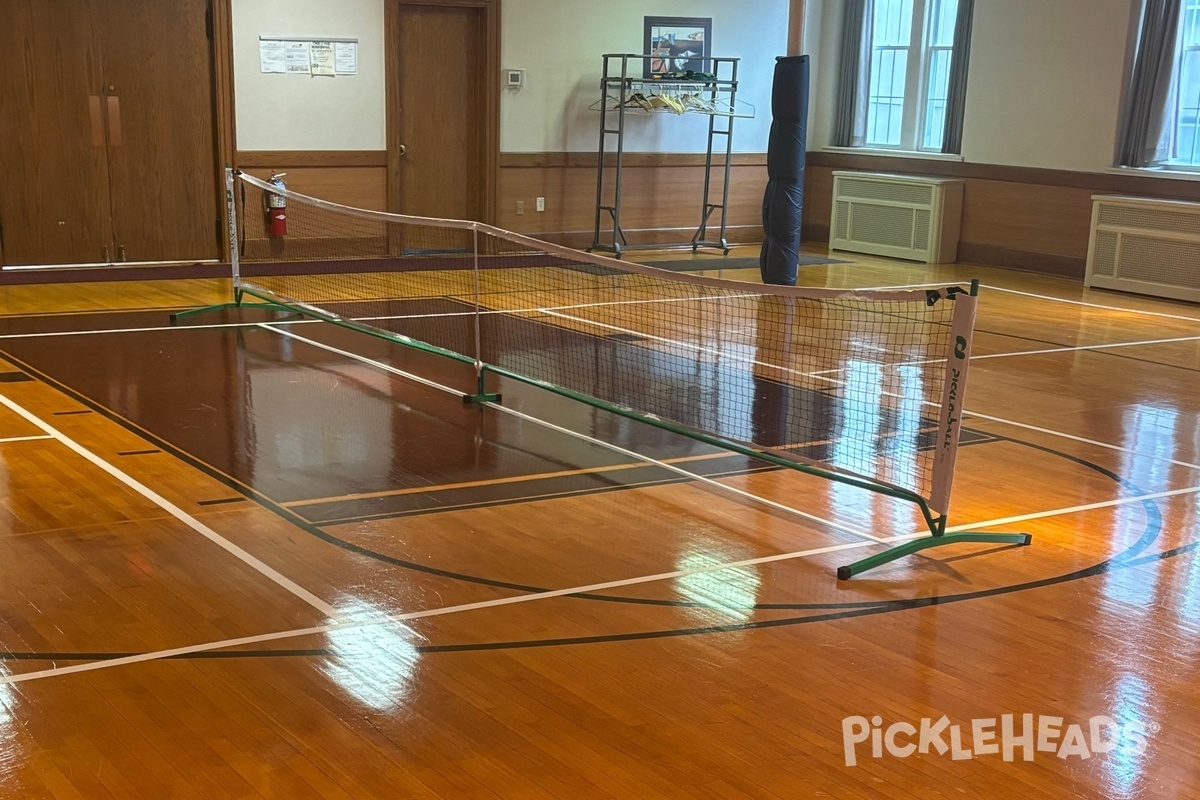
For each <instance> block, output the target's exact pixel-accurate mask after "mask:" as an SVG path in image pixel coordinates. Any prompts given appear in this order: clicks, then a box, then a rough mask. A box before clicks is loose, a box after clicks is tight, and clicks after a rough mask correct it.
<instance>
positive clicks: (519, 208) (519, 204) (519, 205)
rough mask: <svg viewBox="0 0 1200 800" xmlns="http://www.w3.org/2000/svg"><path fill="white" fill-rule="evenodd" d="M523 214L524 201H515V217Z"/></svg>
mask: <svg viewBox="0 0 1200 800" xmlns="http://www.w3.org/2000/svg"><path fill="white" fill-rule="evenodd" d="M524 213H525V201H524V200H518V201H517V215H518V216H520V215H522V214H524Z"/></svg>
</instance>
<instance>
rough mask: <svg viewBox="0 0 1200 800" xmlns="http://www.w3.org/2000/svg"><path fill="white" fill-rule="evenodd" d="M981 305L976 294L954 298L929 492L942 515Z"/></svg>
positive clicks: (947, 508)
mask: <svg viewBox="0 0 1200 800" xmlns="http://www.w3.org/2000/svg"><path fill="white" fill-rule="evenodd" d="M978 307H979V298H977V297H973V296H971V295H969V294H960V295H958V296H956V297H955V298H954V317H953V320H952V322H951V324H950V342H949V350H948V352H947V353H946V377H945V383H944V385H943V386H942V407H941V409H940V411H939V413H938V430H937V433H936V434H935V435H936V436H937V438H936V439H935V440H934V448H933V488H932V490H931V491H930V493H929V506H930V508H932V509H933V510H934V511H936V512H939V513H941V514H949V513H950V485H951V483H952V482H953V481H954V461H955V459H956V458H957V457H958V439H959V436H960V434H961V433H962V417H963V409H964V408H965V405H964V404H965V403H966V396H967V368H968V366H969V365H970V363H971V346H972V344H973V343H974V331H975V313H976V310H977V309H978Z"/></svg>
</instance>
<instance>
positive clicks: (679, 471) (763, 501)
mask: <svg viewBox="0 0 1200 800" xmlns="http://www.w3.org/2000/svg"><path fill="white" fill-rule="evenodd" d="M259 327H261V328H265V329H266V330H269V331H272V332H274V333H277V334H279V335H280V336H286V337H288V338H290V339H295V340H297V341H300V342H304V343H305V344H307V345H310V346H312V347H316V348H319V349H321V350H325V351H328V352H330V353H335V354H337V355H340V356H342V357H344V358H349V359H351V360H354V361H359V362H361V363H363V364H370V365H371V366H373V367H375V368H377V369H380V370H383V371H385V372H390V373H392V374H393V375H399V376H400V377H402V378H407V379H408V380H410V381H413V382H415V383H419V384H421V385H423V386H428V387H430V388H432V389H437V390H438V391H441V392H446V393H447V394H452V395H454V396H455V397H462V392H460V391H457V390H455V389H452V388H450V387H449V386H444V385H442V384H440V383H437V382H435V381H431V380H429V379H428V378H423V377H421V376H420V375H414V374H413V373H411V372H405V371H404V370H402V369H398V368H396V367H393V366H392V365H390V364H385V363H383V362H381V361H375V360H373V359H370V358H367V357H365V356H360V355H358V354H357V353H352V352H350V351H348V350H342V349H340V348H337V347H333V346H332V345H327V344H323V343H321V342H318V341H315V340H313V339H308V338H305V337H303V336H300V335H299V334H296V333H292V332H291V331H285V330H280V329H278V328H274V327H272V326H271V325H270V324H269V323H262V322H260V323H259ZM483 405H485V406H487V407H489V408H493V409H495V410H496V411H500V412H502V413H505V414H509V415H511V416H514V417H518V418H520V419H523V420H526V421H528V422H532V423H535V424H537V425H541V426H543V427H545V428H549V429H550V430H554V431H557V432H559V433H564V434H566V435H568V436H573V437H574V438H576V439H581V440H583V441H586V442H589V443H591V444H594V445H598V446H600V447H603V448H605V449H607V450H611V451H613V452H615V453H620V454H621V455H623V456H628V457H630V458H636V459H638V460H639V461H645V462H647V463H649V464H653V465H655V466H657V467H662V468H663V469H665V470H668V471H670V472H674V473H676V474H678V475H683V476H684V477H686V478H688V479H690V480H695V481H699V482H701V483H705V484H708V485H710V486H714V487H716V488H718V489H721V490H723V491H726V492H729V493H732V494H736V495H738V496H740V497H744V498H746V499H748V500H752V501H754V502H756V503H761V504H762V505H766V506H769V507H771V508H775V509H778V510H780V511H784V512H787V513H789V514H794V515H796V516H798V517H803V518H804V519H807V520H810V521H812V522H817V523H819V524H821V525H826V526H828V527H830V528H833V529H835V530H839V531H842V532H843V533H848V534H850V535H852V536H857V537H859V538H862V539H867V540H869V541H870V542H872V543H880V542H883V541H885V540H884V539H880V538H879V537H877V536H872V535H871V534H869V533H866V532H864V531H860V530H858V529H857V528H852V527H850V526H848V525H843V524H841V523H839V522H834V521H833V520H828V519H824V518H822V517H818V516H815V515H813V514H809V513H808V512H806V511H800V510H799V509H795V508H791V507H790V506H785V505H783V504H782V503H776V502H774V501H773V500H767V499H766V498H764V497H759V496H758V495H756V494H752V493H750V492H746V491H743V490H742V489H738V488H737V487H734V486H727V485H726V484H723V483H721V482H719V481H716V480H713V479H712V478H708V477H705V476H703V475H697V474H696V473H694V472H688V471H687V470H685V469H682V468H680V467H677V466H675V465H674V464H668V463H666V462H664V461H659V460H658V459H656V458H652V457H650V456H647V455H643V454H641V453H637V452H635V451H633V450H626V449H625V448H624V447H621V446H620V445H617V444H614V443H612V442H606V441H604V440H602V439H594V438H592V437H591V436H588V435H586V434H582V433H579V432H577V431H573V430H570V429H569V428H563V427H560V426H558V425H555V424H554V423H552V422H547V421H546V420H543V419H538V418H537V417H532V416H530V415H528V414H523V413H521V412H520V411H517V410H516V409H513V408H508V407H507V406H502V405H499V404H497V403H484V404H483Z"/></svg>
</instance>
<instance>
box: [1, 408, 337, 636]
mask: <svg viewBox="0 0 1200 800" xmlns="http://www.w3.org/2000/svg"><path fill="white" fill-rule="evenodd" d="M0 405H3V406H5V407H6V408H8V409H9V410H10V411H13V412H15V413H16V414H17V415H19V416H20V417H22V418H23V419H25V420H26V421H27V422H30V423H32V424H33V425H35V426H37V427H38V429H40V430H42V431H44V432H45V433H46V435H47V436H48V437H49V438H51V439H54V440H56V441H58V442H59V443H60V444H62V445H64V446H65V447H66V448H67V449H68V450H71V451H72V452H74V453H75V454H76V455H79V456H81V457H83V458H84V459H85V460H87V461H88V462H89V463H91V464H92V465H93V466H95V467H97V468H99V469H100V470H102V471H103V472H105V473H107V474H108V475H109V476H111V477H113V478H115V479H116V480H117V481H119V482H121V483H122V484H124V485H125V486H126V487H128V488H129V489H132V490H133V491H135V492H137V493H138V494H140V495H141V496H142V497H144V498H145V499H147V500H149V501H150V502H151V503H153V504H154V505H156V506H158V507H159V508H161V509H162V510H163V511H165V512H167V513H168V514H170V515H171V516H172V517H174V518H175V519H177V520H178V521H180V522H182V523H183V524H184V525H186V526H188V527H189V528H191V529H192V530H193V531H195V532H196V533H198V534H200V535H201V536H203V537H204V538H205V539H208V540H209V541H210V542H212V543H213V544H215V545H217V546H218V547H220V548H221V549H222V550H224V551H225V552H227V553H229V554H230V555H231V556H233V557H234V558H236V559H238V560H239V561H241V562H242V563H243V564H245V565H246V566H247V567H249V568H250V569H253V570H254V571H255V572H257V573H259V574H260V575H262V576H263V577H265V578H266V579H268V580H269V581H271V582H272V583H274V584H275V585H277V586H279V587H280V588H282V589H284V590H286V591H287V592H289V593H290V594H292V595H293V596H295V597H297V598H299V599H300V600H302V601H304V602H305V603H307V604H308V605H310V606H312V607H313V608H315V609H317V610H318V611H320V612H321V613H322V614H324V615H325V616H326V617H329V618H330V619H337V618H338V617H339V616H340V612H339V611H338V610H337V609H336V608H335V607H333V606H332V605H330V604H329V603H326V602H325V601H324V600H322V599H321V598H319V597H317V596H316V595H315V594H313V593H312V592H310V591H308V590H307V589H305V588H304V587H303V586H301V585H300V584H298V583H296V582H295V581H293V580H292V579H291V578H288V577H287V576H285V575H284V574H283V573H281V572H279V571H278V570H276V569H275V568H274V567H271V566H269V565H267V564H266V563H264V562H263V561H261V560H259V559H258V558H257V557H255V556H253V555H251V554H250V553H248V552H247V551H245V550H243V549H242V548H241V547H238V546H237V545H236V544H234V543H233V542H231V541H229V540H228V539H226V538H225V537H224V536H221V534H219V533H217V532H216V531H214V530H213V529H212V528H210V527H208V526H207V525H205V524H204V523H202V522H200V521H199V520H198V519H196V518H195V517H193V516H192V515H191V514H189V513H187V512H186V511H184V510H183V509H182V508H180V507H179V506H177V505H175V504H174V503H172V502H171V501H170V500H167V499H166V498H165V497H163V496H162V495H160V494H158V493H157V492H155V491H154V490H153V489H151V488H149V487H148V486H146V485H145V484H144V483H142V482H141V481H139V480H137V479H136V478H134V477H132V476H131V475H129V474H128V473H126V472H124V471H123V470H121V469H118V468H117V467H115V466H113V465H112V464H110V463H108V462H107V461H105V460H104V459H103V458H101V457H100V456H98V455H96V454H95V453H93V452H92V451H91V450H88V449H87V448H86V447H84V446H83V445H81V444H79V443H78V442H76V441H75V440H74V439H71V438H70V437H68V436H67V435H66V434H64V433H62V432H61V431H59V430H58V429H57V428H54V427H53V426H51V425H49V424H48V423H46V422H45V421H43V420H42V419H41V418H40V417H38V416H37V415H36V414H34V413H33V412H31V411H29V410H27V409H26V408H24V407H23V406H21V405H19V404H18V403H16V402H15V401H13V400H12V399H11V398H9V397H8V396H6V395H4V394H0Z"/></svg>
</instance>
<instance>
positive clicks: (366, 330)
mask: <svg viewBox="0 0 1200 800" xmlns="http://www.w3.org/2000/svg"><path fill="white" fill-rule="evenodd" d="M236 176H237V173H236V172H235V171H234V170H231V169H227V170H226V199H227V202H228V205H229V220H228V223H229V231H228V233H229V241H230V261H231V266H232V268H233V278H234V286H233V302H231V303H218V304H215V305H210V306H205V307H202V308H195V309H189V310H186V311H182V312H178V313H175V314H172V315H171V322H172V323H175V322H176V321H178V320H181V319H185V318H188V317H192V316H196V315H200V314H207V313H212V312H216V311H222V310H230V309H257V310H264V311H276V312H283V313H289V314H299V315H301V316H303V317H307V318H309V319H313V320H318V321H321V322H326V323H329V324H330V325H335V326H337V327H339V328H345V329H347V330H351V331H355V332H357V333H362V334H366V335H367V336H371V337H374V338H376V339H381V340H383V341H386V342H389V343H391V344H396V345H401V346H403V347H407V348H410V349H413V350H418V351H421V352H425V353H429V354H432V355H436V356H440V357H443V358H447V359H450V360H452V361H456V362H459V363H462V364H466V365H470V366H472V367H473V368H474V369H475V372H476V386H475V391H474V393H472V394H464V395H463V396H462V397H463V402H465V403H472V404H478V405H486V404H488V403H499V402H501V401H502V397H501V395H500V394H499V393H496V392H489V391H488V375H495V376H497V377H502V378H507V379H509V380H513V381H517V382H519V383H523V384H526V385H528V386H533V387H536V388H538V389H542V390H544V391H547V392H551V393H553V394H556V395H559V396H561V397H565V398H567V399H570V400H573V401H575V402H578V403H582V404H584V405H587V406H590V407H592V408H596V409H598V410H601V411H605V412H607V413H610V414H616V415H618V416H621V417H625V418H627V419H631V420H635V421H637V422H641V423H643V424H646V425H650V426H653V427H655V428H659V429H661V430H665V431H669V432H671V433H674V434H678V435H680V436H685V437H687V438H689V439H692V440H694V441H697V442H701V443H703V444H707V445H710V446H713V447H718V448H721V449H723V450H727V451H729V452H732V453H737V454H739V455H742V456H746V457H748V458H753V459H756V460H758V461H763V462H765V463H768V464H771V465H773V466H777V467H783V468H787V469H792V470H796V471H798V472H802V473H805V474H808V475H814V476H817V477H820V478H824V479H826V480H831V481H835V482H837V483H841V484H845V485H847V486H853V487H855V488H858V489H863V490H866V491H870V492H874V493H876V494H880V495H884V496H887V497H892V498H895V499H898V500H902V501H906V502H910V503H913V504H914V505H916V506H917V508H919V509H920V512H921V516H922V518H923V520H924V522H925V524H926V526H927V527H928V529H929V534H930V535H929V536H922V537H921V538H913V539H911V540H909V541H905V542H901V543H899V544H896V545H894V546H892V547H889V548H887V549H885V550H883V551H882V552H879V553H875V554H873V555H870V556H867V557H866V558H863V559H860V560H858V561H855V562H854V563H852V564H848V565H846V566H843V567H838V569H837V577H838V578H839V579H841V580H847V579H849V578H852V577H854V576H856V575H861V574H863V573H865V572H868V571H870V570H873V569H876V568H878V567H881V566H883V565H885V564H889V563H891V562H893V561H896V560H898V559H901V558H904V557H905V556H909V555H912V554H915V553H919V552H921V551H924V550H929V549H931V548H937V547H945V546H948V545H952V544H965V543H980V544H990V545H997V546H1000V545H1007V546H1026V545H1029V544H1031V543H1032V539H1033V537H1032V535H1031V534H1029V533H990V532H983V531H954V532H950V531H948V526H949V515H948V513H945V512H941V513H939V512H936V511H934V509H933V508H931V506H930V504H929V501H928V500H926V498H924V497H922V496H921V495H920V494H918V493H916V492H913V491H909V490H906V489H903V488H901V487H897V486H891V485H888V484H883V483H877V482H873V481H871V480H868V479H866V478H859V477H855V476H852V475H846V474H843V473H840V472H837V471H834V470H826V469H822V468H820V467H818V466H814V465H811V464H806V463H801V462H798V461H793V460H791V459H787V458H783V457H781V456H778V455H775V454H774V453H770V452H766V451H763V450H760V449H757V448H754V447H750V446H747V445H745V444H743V443H741V442H736V441H733V440H730V439H727V438H725V437H722V436H717V435H714V434H711V433H706V432H704V431H699V430H695V429H692V428H689V427H687V426H685V425H680V424H676V423H673V422H670V421H667V420H663V419H660V418H658V417H656V416H653V415H649V414H643V413H641V412H638V411H636V410H633V409H629V408H625V407H622V406H619V405H615V404H613V403H610V402H606V401H604V400H601V399H599V398H596V397H592V396H590V395H587V394H583V393H580V392H576V391H573V390H571V389H567V388H565V387H562V386H558V385H555V384H553V383H549V382H547V381H543V380H539V379H537V378H532V377H529V376H527V375H522V374H521V373H519V372H515V371H513V370H510V369H507V368H504V367H501V366H497V365H493V364H487V363H484V362H483V361H482V360H480V359H479V358H472V357H470V356H466V355H463V354H462V353H458V352H455V351H453V350H448V349H446V348H443V347H438V346H436V345H432V344H428V343H425V342H421V341H418V340H416V339H412V338H410V337H406V336H401V335H399V334H394V333H390V332H388V331H385V330H381V329H379V328H375V327H372V326H369V325H362V324H359V323H357V322H355V321H353V320H350V319H346V318H344V317H339V316H336V315H334V314H330V313H328V312H325V311H322V310H321V309H318V308H314V307H312V306H309V305H307V304H304V303H298V302H295V301H289V300H288V299H287V298H283V297H280V296H278V295H275V294H274V293H271V292H269V291H267V290H263V289H260V288H257V287H251V286H246V285H244V284H243V283H242V282H241V275H240V264H239V253H238V228H237V206H236V203H235V200H234V186H235V180H236ZM289 196H299V197H303V196H302V195H295V193H289ZM306 199H311V198H306ZM463 224H464V225H468V226H477V225H478V223H469V222H464V223H463ZM473 230H474V231H475V238H476V254H478V227H474V228H473ZM545 246H546V247H547V248H549V247H553V246H552V245H549V244H546V245H545ZM748 285H752V284H748ZM966 294H968V295H969V296H970V297H972V298H975V297H978V295H979V282H978V281H972V282H971V286H970V290H969V292H967V293H966ZM247 297H250V298H253V299H254V300H255V301H256V302H247V301H246V298H247ZM477 308H478V306H477ZM475 325H476V328H475V335H476V342H477V343H478V337H479V327H478V326H479V318H478V316H477V315H476V317H475ZM956 355H957V356H958V357H959V358H961V359H963V362H964V363H963V366H964V369H965V365H966V363H967V362H969V360H970V350H969V344H967V343H966V342H965V341H962V343H961V346H959V347H957V348H956ZM963 383H964V386H965V380H964V381H963ZM956 436H957V432H956ZM954 446H955V447H957V441H955V442H954Z"/></svg>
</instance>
